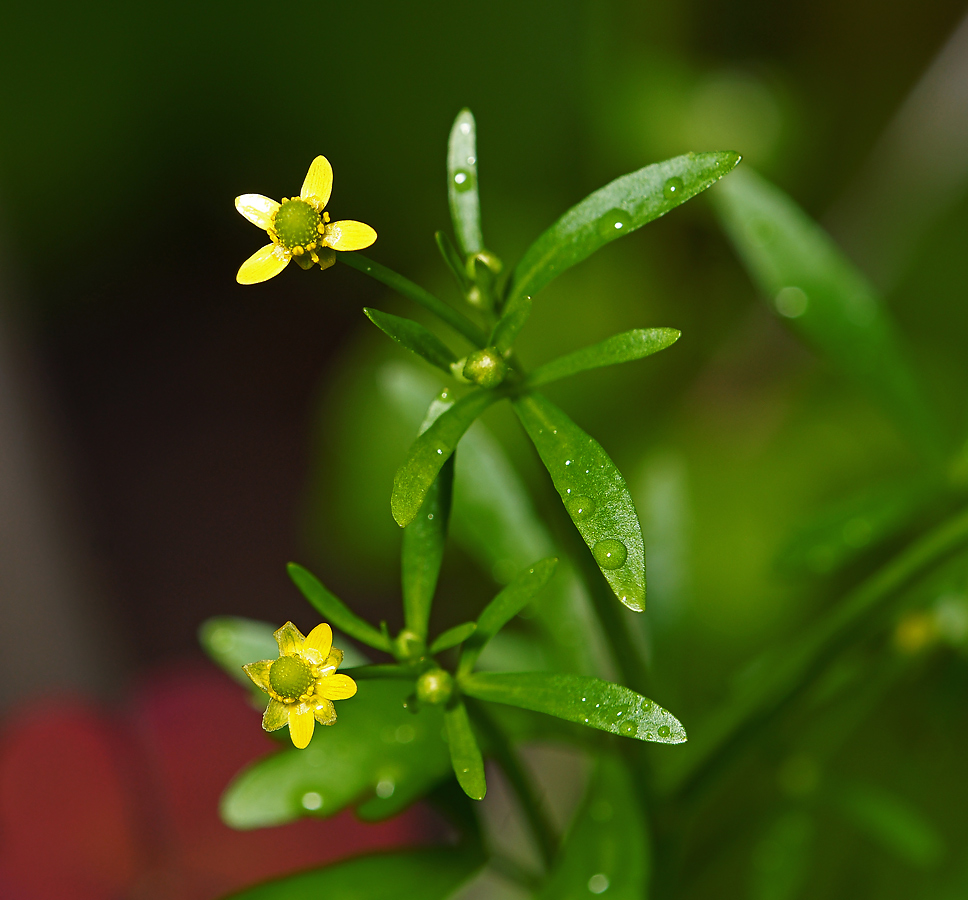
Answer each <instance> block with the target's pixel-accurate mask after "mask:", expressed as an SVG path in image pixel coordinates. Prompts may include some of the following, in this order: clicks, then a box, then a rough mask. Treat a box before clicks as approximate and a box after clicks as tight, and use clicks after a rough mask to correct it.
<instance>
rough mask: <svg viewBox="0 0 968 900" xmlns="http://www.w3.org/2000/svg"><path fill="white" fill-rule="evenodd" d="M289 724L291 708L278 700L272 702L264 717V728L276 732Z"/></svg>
mask: <svg viewBox="0 0 968 900" xmlns="http://www.w3.org/2000/svg"><path fill="white" fill-rule="evenodd" d="M288 722H289V708H288V707H287V706H286V704H285V703H280V702H279V701H278V700H270V701H269V705H268V706H267V707H266V711H265V713H264V714H263V716H262V727H263V728H264V729H265V730H266V731H276V730H277V729H279V728H282V726H283V725H286V724H288Z"/></svg>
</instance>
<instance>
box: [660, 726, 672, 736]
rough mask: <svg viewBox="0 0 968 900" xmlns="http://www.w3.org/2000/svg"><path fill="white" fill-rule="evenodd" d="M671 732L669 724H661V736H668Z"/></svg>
mask: <svg viewBox="0 0 968 900" xmlns="http://www.w3.org/2000/svg"><path fill="white" fill-rule="evenodd" d="M670 733H671V729H670V728H669V726H668V725H660V726H659V737H668V736H669V734H670Z"/></svg>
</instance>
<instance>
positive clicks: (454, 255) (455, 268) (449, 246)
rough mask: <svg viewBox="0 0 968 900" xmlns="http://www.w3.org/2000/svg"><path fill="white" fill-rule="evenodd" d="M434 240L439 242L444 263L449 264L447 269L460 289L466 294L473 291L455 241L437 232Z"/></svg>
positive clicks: (441, 232)
mask: <svg viewBox="0 0 968 900" xmlns="http://www.w3.org/2000/svg"><path fill="white" fill-rule="evenodd" d="M434 240H435V241H436V242H437V249H438V250H439V251H440V255H441V256H442V257H443V258H444V262H445V263H447V268H448V269H450V272H451V274H452V275H453V276H454V279H455V280H456V281H457V285H458V287H460V289H461V291H463V292H464V293H465V294H466V293H467V292H468V291H469V290H470V289H471V281H470V279H469V278H468V277H467V270H466V269H465V268H464V263H463V261H462V260H461V258H460V253H458V252H457V248H456V247H455V246H454V244H453V241H451V239H450V238H449V237H447V235H446V234H445V233H444V232H443V231H435V232H434Z"/></svg>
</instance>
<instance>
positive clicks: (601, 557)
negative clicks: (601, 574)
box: [592, 538, 629, 569]
mask: <svg viewBox="0 0 968 900" xmlns="http://www.w3.org/2000/svg"><path fill="white" fill-rule="evenodd" d="M592 555H593V556H594V557H595V561H596V562H597V563H598V564H599V565H600V566H601V567H602V568H603V569H621V568H622V566H624V565H625V560H626V559H628V555H629V551H628V548H627V547H626V546H625V544H623V543H622V542H621V541H616V540H612V539H611V538H607V539H606V540H604V541H599V542H598V543H597V544H596V545H595V546H594V547H593V548H592Z"/></svg>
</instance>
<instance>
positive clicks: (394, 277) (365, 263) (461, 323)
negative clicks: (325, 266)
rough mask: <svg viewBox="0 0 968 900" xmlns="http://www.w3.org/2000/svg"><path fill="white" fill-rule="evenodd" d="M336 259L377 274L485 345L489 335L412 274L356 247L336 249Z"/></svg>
mask: <svg viewBox="0 0 968 900" xmlns="http://www.w3.org/2000/svg"><path fill="white" fill-rule="evenodd" d="M336 259H337V260H338V261H339V262H341V263H346V265H348V266H349V267H350V268H351V269H356V270H357V271H358V272H363V273H364V274H365V275H369V276H370V277H371V278H375V279H376V280H377V281H379V282H382V283H383V284H385V285H386V286H387V287H388V288H390V289H391V290H394V291H397V292H398V293H400V294H403V296H404V297H406V298H407V299H408V300H412V301H413V302H414V303H419V304H420V305H421V306H422V307H424V308H425V309H429V310H430V311H431V312H432V313H433V314H434V315H435V316H437V318H438V319H440V320H441V321H442V322H446V323H447V324H448V325H450V327H451V328H453V329H454V331H456V332H458V333H459V334H462V335H464V337H465V338H467V340H469V341H470V342H471V343H472V344H473V345H474V346H475V347H483V346H485V340H486V338H487V335H485V334H484V332H483V331H482V330H481V329H480V328H479V327H478V326H477V325H475V324H474V323H473V322H472V321H471V320H470V319H468V318H467V316H465V315H464V314H463V313H462V312H458V311H457V310H456V309H454V308H453V307H452V306H448V305H447V304H446V303H444V301H443V300H440V299H439V298H437V297H435V296H434V295H433V294H431V293H430V291H427V290H424V289H423V288H422V287H420V285H419V284H414V283H413V282H412V281H410V279H409V278H404V277H403V276H402V275H398V274H397V273H396V272H394V271H393V269H388V268H387V267H386V266H381V265H380V263H378V262H374V261H373V260H372V259H367V257H365V256H363V255H362V254H361V253H359V252H357V251H353V252H351V253H349V252H348V253H340V252H337V253H336Z"/></svg>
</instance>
